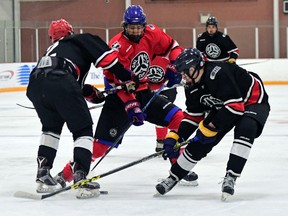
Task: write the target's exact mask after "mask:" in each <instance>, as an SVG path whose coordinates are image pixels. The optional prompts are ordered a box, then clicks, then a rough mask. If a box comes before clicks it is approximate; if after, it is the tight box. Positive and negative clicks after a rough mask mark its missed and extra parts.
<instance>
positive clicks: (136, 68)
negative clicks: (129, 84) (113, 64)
mask: <svg viewBox="0 0 288 216" xmlns="http://www.w3.org/2000/svg"><path fill="white" fill-rule="evenodd" d="M149 66H150V59H149V56H148V54H147V53H146V52H140V53H138V54H137V55H136V56H135V57H134V58H133V59H132V61H131V66H130V67H131V70H132V71H133V72H134V73H135V75H136V76H137V77H138V78H139V80H141V79H143V78H145V77H146V76H147V73H148V71H149Z"/></svg>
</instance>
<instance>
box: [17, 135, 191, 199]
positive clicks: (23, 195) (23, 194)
mask: <svg viewBox="0 0 288 216" xmlns="http://www.w3.org/2000/svg"><path fill="white" fill-rule="evenodd" d="M189 142H190V141H189V140H187V141H184V142H182V143H178V144H177V145H176V146H175V147H174V148H175V149H178V148H180V147H182V146H184V145H187V144H188V143H189ZM164 151H165V150H161V151H159V152H156V153H153V154H150V155H148V156H146V157H143V158H141V159H138V160H136V161H133V162H130V163H128V164H125V165H123V166H120V167H118V168H115V169H112V170H110V171H108V172H106V173H103V174H101V175H97V176H93V177H92V178H90V179H86V180H84V181H82V182H79V183H75V184H73V185H71V186H67V187H65V188H63V189H60V190H57V191H55V192H52V193H49V194H42V195H40V194H32V193H28V192H24V191H17V192H15V194H14V196H15V197H17V198H26V199H34V200H43V199H46V198H49V197H52V196H54V195H56V194H60V193H62V192H65V191H68V190H70V189H77V188H78V187H80V186H83V185H86V184H88V183H89V182H92V181H97V180H99V179H101V178H103V177H105V176H109V175H111V174H113V173H116V172H119V171H121V170H124V169H127V168H129V167H132V166H135V165H137V164H139V163H143V162H145V161H148V160H150V159H153V158H155V157H158V156H160V155H161V154H163V153H164Z"/></svg>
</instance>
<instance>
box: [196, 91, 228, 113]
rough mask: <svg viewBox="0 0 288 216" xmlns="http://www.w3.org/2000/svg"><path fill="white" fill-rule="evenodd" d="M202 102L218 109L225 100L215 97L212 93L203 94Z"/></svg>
mask: <svg viewBox="0 0 288 216" xmlns="http://www.w3.org/2000/svg"><path fill="white" fill-rule="evenodd" d="M200 103H201V104H203V105H205V106H208V107H210V108H216V109H217V110H218V109H221V108H222V106H223V101H222V100H219V99H218V98H215V97H213V96H212V95H211V94H206V95H203V96H201V98H200Z"/></svg>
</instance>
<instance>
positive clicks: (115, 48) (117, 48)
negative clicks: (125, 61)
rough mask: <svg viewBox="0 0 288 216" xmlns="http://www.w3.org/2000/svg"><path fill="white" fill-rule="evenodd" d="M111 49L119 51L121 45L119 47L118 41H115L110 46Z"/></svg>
mask: <svg viewBox="0 0 288 216" xmlns="http://www.w3.org/2000/svg"><path fill="white" fill-rule="evenodd" d="M111 47H112V49H113V50H119V48H120V47H121V45H120V43H119V42H118V41H116V42H115V43H113V44H112V46H111Z"/></svg>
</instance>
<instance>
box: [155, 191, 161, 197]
mask: <svg viewBox="0 0 288 216" xmlns="http://www.w3.org/2000/svg"><path fill="white" fill-rule="evenodd" d="M162 196H163V195H162V194H160V193H159V192H158V191H157V190H155V194H154V195H153V197H162Z"/></svg>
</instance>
